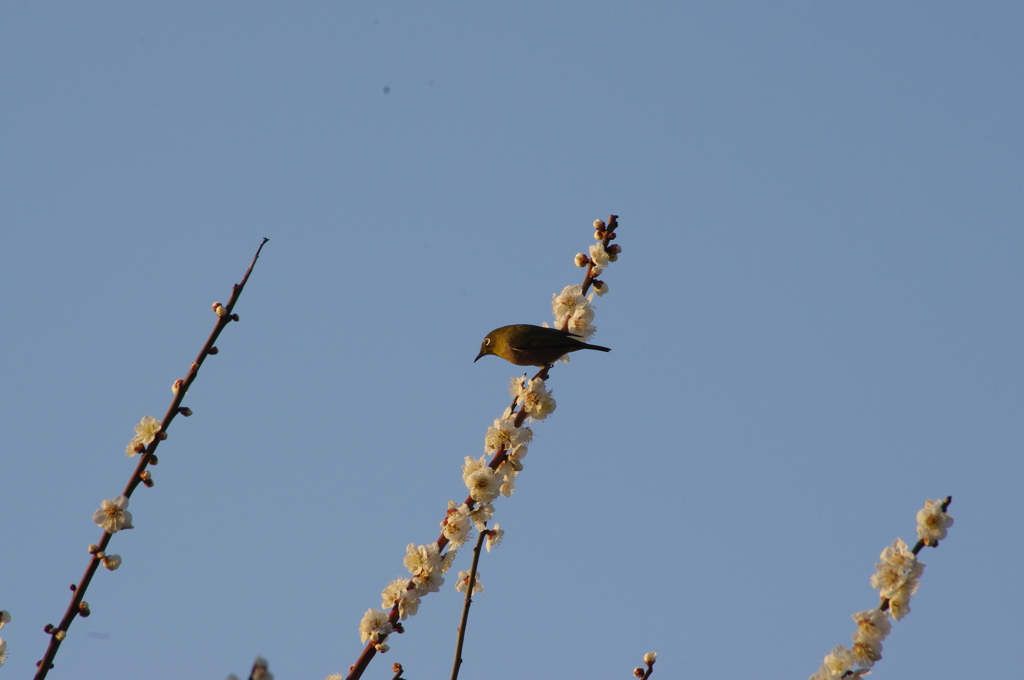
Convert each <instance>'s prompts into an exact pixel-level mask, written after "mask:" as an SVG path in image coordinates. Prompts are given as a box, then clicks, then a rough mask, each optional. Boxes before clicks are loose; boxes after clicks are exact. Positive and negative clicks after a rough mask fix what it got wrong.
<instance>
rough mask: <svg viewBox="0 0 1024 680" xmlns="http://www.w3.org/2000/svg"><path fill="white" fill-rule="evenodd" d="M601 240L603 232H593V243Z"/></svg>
mask: <svg viewBox="0 0 1024 680" xmlns="http://www.w3.org/2000/svg"><path fill="white" fill-rule="evenodd" d="M603 238H604V232H603V231H595V232H594V240H595V241H600V240H601V239H603Z"/></svg>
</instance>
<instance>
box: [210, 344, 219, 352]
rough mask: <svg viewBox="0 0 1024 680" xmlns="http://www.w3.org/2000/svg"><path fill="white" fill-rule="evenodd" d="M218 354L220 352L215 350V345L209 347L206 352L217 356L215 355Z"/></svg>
mask: <svg viewBox="0 0 1024 680" xmlns="http://www.w3.org/2000/svg"><path fill="white" fill-rule="evenodd" d="M219 352H220V350H219V349H217V346H216V345H214V346H213V347H211V348H210V349H209V351H208V352H207V354H217V353H219Z"/></svg>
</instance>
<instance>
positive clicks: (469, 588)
mask: <svg viewBox="0 0 1024 680" xmlns="http://www.w3.org/2000/svg"><path fill="white" fill-rule="evenodd" d="M485 538H487V531H481V532H480V535H479V536H478V537H477V539H476V546H475V547H474V548H473V564H472V566H471V567H470V568H469V580H468V582H467V584H466V601H465V602H464V603H463V605H462V620H461V621H460V622H459V637H458V640H456V642H455V662H454V663H453V664H452V680H458V678H459V669H460V668H461V667H462V645H463V643H465V641H466V623H467V622H468V621H469V606H470V605H471V604H473V587H474V586H476V568H477V565H478V564H479V563H480V546H481V545H483V543H484V539H485Z"/></svg>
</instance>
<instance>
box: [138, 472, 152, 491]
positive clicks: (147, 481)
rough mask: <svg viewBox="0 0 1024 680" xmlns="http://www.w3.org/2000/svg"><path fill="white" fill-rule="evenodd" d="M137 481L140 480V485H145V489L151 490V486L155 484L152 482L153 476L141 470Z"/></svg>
mask: <svg viewBox="0 0 1024 680" xmlns="http://www.w3.org/2000/svg"><path fill="white" fill-rule="evenodd" d="M139 479H141V480H142V483H143V484H145V485H146V487H147V488H153V484H155V482H154V481H153V475H151V474H150V473H149V470H143V471H142V472H140V473H139Z"/></svg>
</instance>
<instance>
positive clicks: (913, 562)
mask: <svg viewBox="0 0 1024 680" xmlns="http://www.w3.org/2000/svg"><path fill="white" fill-rule="evenodd" d="M947 505H948V501H946V502H945V503H944V502H942V501H930V500H929V501H926V503H925V507H924V508H923V509H921V510H920V511H919V512H918V513H917V533H918V536H919V537H920V538H921V545H919V546H918V547H917V549H918V550H919V549H920V548H921V547H922V546H924V545H938V541H939V540H940V539H944V538H945V537H946V529H947V528H948V527H950V526H952V524H953V518H952V517H950V516H949V515H947V514H946V512H945V506H947ZM880 559H881V561H880V562H878V563H877V564H876V565H875V573H874V574H873V575H872V576H871V587H872V588H875V589H876V590H878V591H879V595H880V596H881V598H882V605H881V606H880V607H879V608H878V609H869V610H866V611H862V612H858V613H856V614H854V615H853V620H854V621H856V622H857V631H856V632H855V633H854V634H853V646H852V647H849V648H848V647H846V646H845V645H837V646H836V647H834V648H833V649H832V651H831V652H830V653H829V654H828V655H826V656H825V661H824V664H823V665H822V666H821V668H819V669H818V672H817V673H815V674H814V675H812V676H811V677H810V680H839V679H840V678H859V677H862V676H864V675H867V674H868V673H870V672H871V671H870V668H871V667H872V666H873V665H874V664H875V662H876V661H878V660H879V659H881V658H882V641H883V640H884V639H885V638H886V636H888V635H889V631H890V629H891V627H892V624H891V622H890V621H889V618H890V617H891V618H892V619H893V620H895V621H899V620H900V619H902V618H903V617H904V616H906V615H907V614H908V613H909V612H910V597H911V595H913V594H914V593H915V592H917V589H918V586H919V585H920V581H919V579H920V578H921V574H922V573H924V563H922V562H921V561H920V560H918V559H917V553H916V552H915V550H911V549H910V548H908V547H907V544H906V543H904V542H903V540H902V539H900V538H897V539H896V540H895V541H893V543H892V545H890V546H887V547H886V548H885V549H884V550H883V551H882V554H881V557H880ZM858 666H859V668H858Z"/></svg>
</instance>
